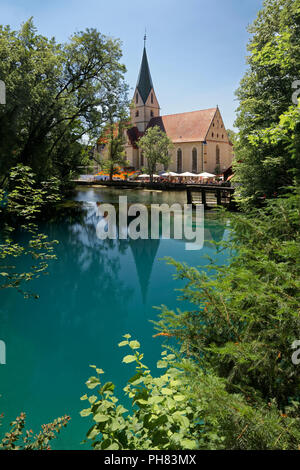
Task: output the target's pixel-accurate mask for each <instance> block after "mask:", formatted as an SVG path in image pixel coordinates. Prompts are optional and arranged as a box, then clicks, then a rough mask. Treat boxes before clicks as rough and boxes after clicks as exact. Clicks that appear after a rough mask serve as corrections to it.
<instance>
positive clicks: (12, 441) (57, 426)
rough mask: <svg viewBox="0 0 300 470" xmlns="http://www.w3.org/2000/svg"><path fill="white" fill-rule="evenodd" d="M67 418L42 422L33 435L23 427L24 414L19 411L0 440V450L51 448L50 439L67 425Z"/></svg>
mask: <svg viewBox="0 0 300 470" xmlns="http://www.w3.org/2000/svg"><path fill="white" fill-rule="evenodd" d="M69 420H70V417H69V416H63V417H61V418H57V419H55V420H54V421H53V422H52V423H49V424H44V425H43V426H42V430H41V431H40V432H39V433H38V434H36V435H34V434H33V431H32V430H31V429H30V430H26V429H25V425H26V415H25V413H21V414H20V416H18V417H17V418H16V420H15V421H13V422H12V423H11V424H10V426H11V430H10V431H8V432H6V433H5V436H4V438H3V439H2V441H0V450H51V446H50V441H52V440H53V439H55V438H56V435H57V434H59V433H60V431H61V429H62V428H63V427H66V426H67V424H68V422H69Z"/></svg>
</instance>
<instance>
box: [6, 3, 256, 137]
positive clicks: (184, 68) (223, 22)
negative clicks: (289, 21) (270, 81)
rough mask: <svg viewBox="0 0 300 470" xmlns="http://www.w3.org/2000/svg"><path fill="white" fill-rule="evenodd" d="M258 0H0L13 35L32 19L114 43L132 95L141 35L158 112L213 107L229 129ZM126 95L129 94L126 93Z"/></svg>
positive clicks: (48, 29)
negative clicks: (96, 32) (90, 32)
mask: <svg viewBox="0 0 300 470" xmlns="http://www.w3.org/2000/svg"><path fill="white" fill-rule="evenodd" d="M262 3H263V0H149V1H147V2H143V1H142V0H113V1H109V0H84V1H82V0H47V1H45V0H1V2H0V22H1V24H9V25H11V27H12V28H13V29H15V28H18V27H19V25H20V24H21V23H22V22H23V21H25V20H26V19H28V18H29V17H30V16H33V17H34V22H35V24H36V26H37V27H38V29H39V32H40V33H41V34H44V35H46V36H49V37H52V36H55V37H56V39H57V40H58V41H59V42H63V41H66V40H67V39H68V37H69V36H70V35H71V34H72V33H73V32H75V31H80V30H83V29H85V28H87V27H94V28H97V29H98V30H99V31H101V33H103V34H106V35H109V36H113V37H116V38H120V39H121V40H122V42H123V53H124V55H123V63H124V64H125V65H126V67H127V74H126V80H127V82H128V83H129V85H130V87H132V88H133V89H134V87H135V85H136V81H137V77H138V72H139V67H140V62H141V58H142V51H143V36H144V31H145V28H146V29H147V37H148V39H147V53H148V60H149V65H150V70H151V75H152V79H153V83H154V87H155V91H156V94H157V97H158V100H159V103H160V106H161V114H172V113H180V112H185V111H193V110H197V109H205V108H211V107H214V106H216V105H217V104H218V105H219V107H220V109H221V112H222V115H223V119H224V121H225V125H226V127H227V128H233V122H234V120H235V109H236V107H237V102H236V100H235V96H234V91H235V90H236V88H237V87H238V85H239V82H240V79H241V78H242V76H243V74H244V72H245V70H246V62H245V56H246V54H247V50H246V45H247V42H248V39H249V33H248V32H247V26H248V25H249V24H250V23H252V21H253V20H254V19H255V17H256V15H257V12H258V10H259V9H260V8H261V7H262ZM133 89H132V93H133V91H134V90H133Z"/></svg>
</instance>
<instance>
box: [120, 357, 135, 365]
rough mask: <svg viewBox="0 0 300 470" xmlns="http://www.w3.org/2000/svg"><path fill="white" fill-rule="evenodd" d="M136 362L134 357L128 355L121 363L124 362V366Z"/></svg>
mask: <svg viewBox="0 0 300 470" xmlns="http://www.w3.org/2000/svg"><path fill="white" fill-rule="evenodd" d="M135 360H136V357H135V356H132V355H128V356H125V357H124V358H123V361H122V362H125V364H129V363H130V362H134V361H135Z"/></svg>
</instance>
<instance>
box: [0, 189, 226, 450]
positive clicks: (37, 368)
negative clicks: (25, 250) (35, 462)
mask: <svg viewBox="0 0 300 470" xmlns="http://www.w3.org/2000/svg"><path fill="white" fill-rule="evenodd" d="M119 194H120V191H118V190H116V189H108V188H107V189H104V188H101V189H98V188H84V189H79V190H78V191H77V193H76V195H75V198H74V199H75V200H76V201H82V202H83V204H82V209H80V210H79V211H78V212H77V214H76V215H75V216H72V217H71V216H70V215H66V216H64V217H59V218H58V219H57V220H55V221H52V222H51V223H47V224H46V225H45V226H44V227H43V230H44V231H45V232H46V233H47V234H48V235H49V237H50V238H51V239H57V240H58V241H59V245H57V247H56V254H57V257H58V259H57V260H56V261H51V262H50V265H49V270H48V271H49V274H48V275H47V276H42V277H41V278H40V279H38V280H36V281H33V282H32V283H31V284H30V289H31V290H32V291H33V292H37V293H38V294H39V296H40V298H39V299H38V300H33V299H29V300H24V299H23V297H22V296H21V295H20V294H18V293H17V292H15V291H13V290H8V289H6V290H4V291H0V339H2V340H4V341H5V343H6V347H7V364H6V365H5V366H3V365H2V366H0V394H1V395H2V397H1V398H0V413H1V412H2V411H3V412H4V414H5V419H4V426H3V427H2V428H0V435H2V434H3V432H4V430H5V428H6V426H5V423H7V422H9V421H11V420H13V419H14V418H15V417H16V416H17V415H18V414H19V413H20V412H22V411H23V412H25V413H26V414H27V423H28V429H29V428H32V429H33V430H34V431H35V432H37V431H38V430H39V428H40V425H41V424H43V423H48V422H50V421H52V420H53V419H54V418H55V417H58V416H62V415H64V414H68V415H70V416H71V418H72V420H71V422H70V424H69V425H68V427H67V429H65V430H64V431H63V432H62V433H61V434H60V436H59V438H58V440H57V441H56V442H55V444H54V445H53V447H54V448H57V449H80V448H83V446H82V445H81V444H80V442H81V441H82V440H83V439H84V437H85V433H86V431H87V430H88V428H89V426H90V421H89V420H88V419H87V418H85V419H84V418H81V417H80V416H79V411H80V410H81V409H82V408H84V407H85V405H84V402H81V401H80V400H79V398H80V396H81V395H83V394H84V393H86V390H87V389H86V387H85V381H86V380H87V378H88V377H89V375H91V372H92V369H90V368H89V364H96V365H97V366H98V367H101V368H102V369H103V370H104V371H105V376H104V378H105V379H106V380H109V381H112V382H114V383H116V385H117V394H118V395H119V396H122V387H123V386H125V383H126V380H127V379H128V378H129V377H130V376H131V374H132V372H133V368H132V366H131V365H123V364H121V361H122V357H123V356H124V354H125V352H126V351H125V350H124V349H123V348H122V349H119V348H118V346H117V344H118V342H119V341H120V340H121V337H122V335H124V334H125V333H130V334H131V335H132V337H134V338H135V339H138V340H139V341H140V343H141V346H142V350H143V352H144V354H145V357H144V362H145V363H146V364H148V365H149V366H150V367H151V369H153V373H154V374H158V373H159V371H158V370H156V362H157V360H158V359H159V357H160V353H161V344H162V340H161V339H160V338H153V335H154V334H155V331H154V329H153V326H152V324H151V323H150V322H149V320H151V319H156V318H157V311H156V310H155V309H153V306H159V305H161V304H165V305H167V306H169V307H171V308H176V307H181V308H183V307H184V305H183V304H182V302H180V301H178V300H177V297H178V295H179V293H178V292H176V291H175V289H177V288H180V287H181V286H182V283H181V282H180V281H175V280H174V279H173V277H172V276H173V274H174V272H175V271H174V268H173V267H171V266H169V265H167V264H166V262H165V261H163V260H161V258H163V257H165V256H171V257H173V258H175V259H176V260H178V261H185V262H187V263H188V264H190V265H193V266H204V265H205V263H206V259H205V256H206V255H208V256H210V257H212V258H213V259H215V260H217V261H218V262H219V263H225V262H226V259H227V254H226V252H218V251H217V249H216V248H215V246H213V245H211V243H210V241H211V240H215V241H220V240H222V239H225V238H226V237H227V236H228V230H226V227H225V225H224V223H223V222H220V221H219V219H218V216H217V215H216V214H213V213H212V212H211V213H209V212H208V213H206V215H205V232H204V233H205V240H206V241H205V243H204V246H203V248H202V249H201V250H198V251H187V250H186V249H185V242H184V241H181V240H163V239H160V240H136V241H133V240H105V241H101V240H99V239H98V238H97V236H96V230H95V227H96V224H97V223H98V218H97V216H96V213H95V207H96V204H95V203H96V202H111V203H117V201H118V196H119ZM124 194H125V195H127V197H128V201H129V202H142V203H147V204H150V203H162V202H168V203H172V202H175V201H176V202H182V203H184V202H186V201H185V193H184V192H183V193H176V192H158V191H136V190H135V191H133V190H129V191H126V192H122V195H124ZM20 268H24V269H26V266H22V265H20Z"/></svg>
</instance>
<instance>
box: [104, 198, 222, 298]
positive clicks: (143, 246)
mask: <svg viewBox="0 0 300 470" xmlns="http://www.w3.org/2000/svg"><path fill="white" fill-rule="evenodd" d="M97 205H98V209H97V212H98V215H100V216H101V215H103V214H102V211H101V204H100V203H97ZM117 212H118V210H117ZM131 220H132V219H131V218H128V224H129V223H130V221H131ZM149 220H150V218H149ZM116 223H117V227H116V233H117V236H119V235H118V234H119V233H120V227H119V217H118V216H117V217H116ZM161 229H162V226H161V224H160V238H158V239H153V238H151V235H150V234H151V224H149V227H148V230H149V232H148V233H149V237H148V238H147V239H142V238H138V239H137V240H133V239H132V238H130V237H127V239H125V240H122V239H118V243H119V244H120V247H122V249H123V250H124V251H126V250H127V249H128V246H129V247H130V251H131V253H132V256H133V260H134V264H135V268H136V273H137V278H138V282H139V287H140V291H141V295H142V299H143V303H144V304H145V303H146V301H147V295H148V290H149V285H150V282H151V276H152V271H153V266H154V263H155V259H156V257H157V253H158V249H159V246H160V242H161V239H162V237H161ZM224 232H225V226H224V224H222V223H219V222H218V221H217V220H214V219H211V220H209V219H205V221H204V244H203V248H206V249H215V248H214V245H213V242H215V243H219V242H221V241H222V240H223V238H224ZM171 233H172V231H171ZM172 238H173V237H172V236H171V239H172ZM176 241H177V242H179V243H186V242H188V241H189V240H186V239H185V238H183V239H182V240H176ZM197 254H199V257H201V250H199V251H195V256H197ZM167 255H168V253H163V254H162V256H167ZM162 262H163V261H162ZM196 264H197V263H196Z"/></svg>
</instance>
